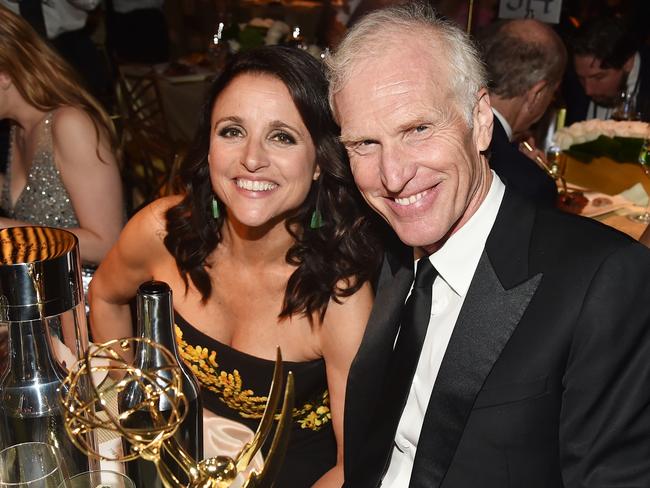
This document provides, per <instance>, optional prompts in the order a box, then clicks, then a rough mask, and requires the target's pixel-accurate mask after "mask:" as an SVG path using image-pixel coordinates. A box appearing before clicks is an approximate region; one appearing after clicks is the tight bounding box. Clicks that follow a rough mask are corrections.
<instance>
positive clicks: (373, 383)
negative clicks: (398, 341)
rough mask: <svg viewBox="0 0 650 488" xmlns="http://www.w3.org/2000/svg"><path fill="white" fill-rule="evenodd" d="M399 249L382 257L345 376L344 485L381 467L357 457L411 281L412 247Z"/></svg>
mask: <svg viewBox="0 0 650 488" xmlns="http://www.w3.org/2000/svg"><path fill="white" fill-rule="evenodd" d="M403 251H404V253H403V254H402V253H400V255H389V256H388V257H387V259H385V260H384V264H383V267H382V271H381V275H380V278H379V285H378V287H377V295H376V296H375V306H374V307H373V310H372V313H371V315H370V318H369V320H368V326H367V327H366V331H365V334H364V337H363V341H362V343H361V346H360V347H359V351H358V352H357V355H356V357H355V359H354V361H353V362H352V366H351V367H350V373H349V375H348V382H347V389H346V399H345V420H344V423H345V429H344V430H345V446H346V448H345V457H346V459H345V471H346V483H348V484H346V486H355V487H356V486H360V485H359V484H358V483H354V482H353V481H352V480H363V481H366V482H367V481H368V479H367V476H368V473H367V472H366V470H368V471H369V472H376V471H377V470H381V469H382V468H381V467H377V466H369V465H368V463H367V462H361V460H362V459H364V460H365V459H366V456H365V455H366V454H368V446H365V445H364V440H365V439H367V438H368V429H369V428H370V426H369V422H370V420H371V418H372V413H373V411H374V410H375V406H376V403H377V402H378V401H383V400H385V399H380V398H378V397H379V396H380V394H381V389H382V386H383V381H384V378H385V376H386V370H387V367H388V364H389V360H390V357H391V355H392V352H393V345H394V343H395V337H396V335H397V330H398V325H399V318H400V314H401V311H402V308H403V306H404V301H405V300H406V296H407V294H408V291H409V289H410V287H411V284H412V283H413V254H412V250H411V248H405V249H404V250H403ZM373 447H377V446H373ZM389 447H390V446H387V449H388V448H389ZM349 483H352V484H349ZM364 486H365V485H364Z"/></svg>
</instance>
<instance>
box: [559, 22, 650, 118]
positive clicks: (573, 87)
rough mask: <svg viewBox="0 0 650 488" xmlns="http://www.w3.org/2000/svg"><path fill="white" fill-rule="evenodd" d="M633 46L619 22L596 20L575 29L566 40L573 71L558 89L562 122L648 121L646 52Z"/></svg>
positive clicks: (649, 100)
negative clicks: (563, 100)
mask: <svg viewBox="0 0 650 488" xmlns="http://www.w3.org/2000/svg"><path fill="white" fill-rule="evenodd" d="M639 45H640V42H639V40H638V39H637V35H636V34H635V32H634V31H633V30H631V29H630V28H629V26H627V25H626V23H625V22H624V21H623V20H622V19H620V18H602V17H597V18H593V19H590V20H589V21H587V22H585V23H584V24H583V25H582V26H580V28H579V29H578V30H577V31H576V32H575V34H574V35H573V37H572V39H571V46H570V47H571V51H572V54H573V67H574V72H569V73H568V76H567V80H566V84H565V90H564V91H565V98H566V103H567V123H573V122H576V121H580V120H589V119H603V120H605V119H609V118H611V117H612V116H614V117H632V118H635V117H637V116H640V117H641V119H642V120H650V111H649V109H650V49H649V48H648V47H645V48H643V49H641V50H639ZM622 93H625V95H626V97H627V98H628V99H627V100H623V99H622Z"/></svg>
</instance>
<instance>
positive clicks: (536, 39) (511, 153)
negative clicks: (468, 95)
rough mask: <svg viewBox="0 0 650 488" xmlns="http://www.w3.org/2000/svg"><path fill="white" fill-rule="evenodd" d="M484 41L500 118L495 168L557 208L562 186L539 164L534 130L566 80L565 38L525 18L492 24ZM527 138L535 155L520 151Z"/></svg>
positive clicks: (496, 128) (493, 153)
mask: <svg viewBox="0 0 650 488" xmlns="http://www.w3.org/2000/svg"><path fill="white" fill-rule="evenodd" d="M478 42H479V45H480V48H481V51H482V54H483V58H484V61H485V63H486V65H487V69H488V78H489V86H488V88H489V93H490V102H491V104H492V111H493V112H494V115H495V118H494V128H493V134H492V142H491V144H490V160H489V162H490V167H491V168H492V169H494V171H496V173H497V174H498V175H499V176H500V177H501V178H502V179H503V180H504V181H505V182H506V184H508V185H509V186H512V187H513V188H514V189H516V190H517V191H519V192H520V193H522V194H524V195H526V196H528V197H530V198H532V199H534V200H536V201H538V202H540V203H543V204H546V205H550V206H554V205H555V202H556V199H557V187H556V185H555V182H554V181H553V179H552V178H551V177H550V176H549V175H548V173H547V172H546V171H545V170H544V169H543V168H542V167H541V166H540V164H541V162H540V161H539V160H538V161H537V162H536V161H535V158H540V159H541V161H544V155H543V153H542V152H541V151H538V150H535V143H534V140H532V139H530V138H529V137H528V131H529V129H530V128H531V126H532V125H533V124H534V123H535V122H537V121H538V120H539V119H540V118H541V117H542V115H544V113H545V112H546V110H547V109H548V107H549V105H550V103H551V101H552V100H553V97H554V95H555V92H556V91H557V89H558V87H559V85H560V82H561V81H562V76H563V74H564V68H565V65H566V60H567V53H566V48H565V47H564V44H563V43H562V39H560V37H559V36H558V35H557V34H556V33H555V32H554V31H553V29H552V28H550V27H549V26H547V25H546V24H544V23H542V22H539V21H537V20H533V19H523V20H511V21H504V22H497V23H495V24H492V25H490V26H489V27H487V28H485V29H484V30H483V31H481V33H480V35H479V36H478ZM525 139H527V142H528V143H529V147H531V148H533V151H530V150H528V149H525V148H522V151H520V150H519V148H518V145H519V142H520V141H522V140H525Z"/></svg>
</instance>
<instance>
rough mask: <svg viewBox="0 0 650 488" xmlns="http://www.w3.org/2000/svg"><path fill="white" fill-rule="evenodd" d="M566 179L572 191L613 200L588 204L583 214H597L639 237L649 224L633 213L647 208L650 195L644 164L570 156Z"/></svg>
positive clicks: (601, 219)
mask: <svg viewBox="0 0 650 488" xmlns="http://www.w3.org/2000/svg"><path fill="white" fill-rule="evenodd" d="M565 179H566V182H567V184H568V188H569V191H581V192H583V194H584V195H585V196H587V197H588V198H589V199H590V203H591V202H593V201H594V200H595V199H596V198H600V199H601V201H605V202H607V201H609V202H611V203H610V204H607V203H605V204H604V205H602V206H601V208H599V209H596V208H595V207H594V206H593V205H589V204H588V205H587V207H585V208H584V209H583V212H582V213H583V215H585V216H587V217H591V218H594V219H595V220H598V221H600V222H602V223H604V224H606V225H609V226H610V227H614V228H615V229H617V230H619V231H621V232H624V233H626V234H628V235H630V236H631V237H633V238H634V239H638V238H639V237H640V236H641V234H642V233H643V231H644V230H645V228H646V226H647V224H645V223H643V222H638V221H634V220H632V219H630V218H629V216H630V215H632V214H635V213H640V212H643V211H644V210H645V204H646V203H647V199H648V197H647V195H650V176H648V175H646V174H645V173H644V171H643V169H642V167H641V165H640V164H638V163H634V162H617V161H614V160H612V159H609V158H605V157H601V158H594V159H592V160H591V161H590V162H582V161H580V160H578V159H575V158H572V157H571V156H567V166H566V171H565Z"/></svg>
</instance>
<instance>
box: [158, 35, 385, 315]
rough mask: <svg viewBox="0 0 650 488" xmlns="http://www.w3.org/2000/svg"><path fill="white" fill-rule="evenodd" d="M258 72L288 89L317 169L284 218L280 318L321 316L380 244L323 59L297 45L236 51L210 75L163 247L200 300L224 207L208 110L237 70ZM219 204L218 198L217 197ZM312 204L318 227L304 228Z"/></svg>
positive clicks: (348, 290) (365, 269)
mask: <svg viewBox="0 0 650 488" xmlns="http://www.w3.org/2000/svg"><path fill="white" fill-rule="evenodd" d="M248 73H253V74H264V75H270V76H274V77H276V78H278V79H280V80H281V81H282V82H283V83H284V84H285V85H286V87H287V89H288V90H289V93H290V95H291V98H292V99H293V102H294V104H295V105H296V108H297V109H298V112H299V113H300V116H301V117H302V121H303V123H304V124H305V126H306V127H307V130H308V131H309V134H310V135H311V138H312V141H313V143H314V146H315V149H316V163H317V164H318V166H319V168H320V176H319V178H318V180H317V181H316V182H314V183H313V184H312V187H311V189H310V191H309V193H308V195H307V198H306V199H305V201H304V202H303V203H302V205H301V206H300V207H299V208H298V209H297V210H296V211H295V212H294V213H293V214H292V215H291V216H290V217H289V218H288V219H287V221H286V223H285V225H286V228H287V230H288V231H289V233H290V234H291V236H292V237H293V238H294V239H295V243H294V244H293V246H291V248H290V249H289V250H288V252H287V255H286V261H287V263H288V264H291V265H294V266H296V267H297V268H296V270H295V271H294V272H293V273H292V275H291V277H290V278H289V281H288V283H287V287H286V291H285V295H284V303H283V306H282V311H281V312H280V317H289V316H291V315H293V314H304V315H305V316H307V317H311V316H312V314H313V313H315V312H318V313H319V316H320V318H321V320H322V318H323V316H324V315H325V311H326V310H327V305H328V303H329V301H330V299H334V300H337V301H338V300H339V299H341V298H343V297H347V296H350V295H352V294H354V293H355V292H356V291H357V290H359V288H360V287H361V286H362V284H363V283H364V282H366V281H368V280H371V279H372V277H373V275H374V273H375V272H376V271H377V269H378V264H379V260H380V257H381V251H380V248H379V238H378V237H377V235H378V234H377V232H376V229H377V228H378V227H376V226H377V222H376V220H375V218H374V216H373V215H372V212H371V211H370V210H369V209H368V208H367V206H366V205H365V202H363V200H362V198H361V196H360V194H359V191H358V190H357V188H356V186H355V185H354V182H353V179H352V174H351V172H350V168H349V163H348V161H347V155H346V152H345V149H344V148H343V146H342V145H341V143H340V142H339V138H338V137H339V128H338V126H337V125H336V123H335V122H334V118H333V117H332V114H331V112H330V108H329V105H328V101H327V81H326V79H325V75H324V71H323V66H322V63H321V62H319V61H318V60H316V59H314V58H313V57H312V56H311V55H309V54H308V53H306V52H305V51H303V50H300V49H297V48H293V47H287V46H268V47H262V48H258V49H253V50H250V51H246V52H243V53H240V54H238V55H237V56H235V57H234V58H233V59H232V60H231V61H230V62H229V63H228V64H227V65H226V67H225V68H224V70H223V71H222V72H221V74H220V75H219V76H218V77H217V78H216V79H215V80H214V82H213V84H212V87H211V89H210V91H209V94H208V97H207V99H206V102H205V105H204V108H203V113H202V118H201V121H200V124H199V128H198V130H197V134H196V137H195V140H194V143H193V145H192V147H191V148H190V151H189V152H188V154H187V157H186V158H185V160H184V161H183V163H182V164H181V167H180V170H179V175H178V179H179V181H178V183H179V185H180V188H181V192H182V193H183V194H184V198H183V199H182V200H181V201H180V203H178V204H177V205H175V206H173V207H171V208H170V209H169V210H168V211H167V213H166V219H167V235H166V237H165V239H164V243H165V246H166V248H167V250H168V251H169V252H170V253H171V254H172V255H173V256H174V258H175V260H176V265H177V267H178V270H179V272H180V273H181V276H182V277H183V279H184V281H185V285H186V287H187V286H188V277H189V279H191V280H192V283H193V284H194V285H195V286H196V288H197V289H198V290H199V292H200V293H201V297H202V300H203V302H205V301H207V299H208V297H209V296H210V294H211V292H212V286H213V283H211V280H210V276H209V274H208V273H207V270H206V268H207V267H208V264H207V262H206V259H207V257H208V256H209V255H210V254H211V253H212V252H213V251H214V249H215V248H216V247H217V246H218V245H219V242H221V239H222V233H221V227H222V225H223V223H224V219H225V212H222V213H221V216H220V217H219V218H217V219H215V218H214V217H213V216H212V212H211V202H212V198H213V196H214V197H215V198H216V195H214V194H213V191H212V186H211V182H210V174H209V165H208V160H207V156H208V151H209V146H210V134H211V116H212V109H213V107H214V104H215V102H216V100H217V97H218V96H219V94H220V93H221V92H222V91H223V90H224V89H225V88H226V87H227V86H228V85H229V84H230V83H231V82H232V81H233V80H234V79H235V78H236V77H237V76H239V75H242V74H248ZM219 204H220V205H221V207H222V208H224V207H223V202H219ZM316 206H318V210H320V212H321V214H322V217H323V226H322V227H320V228H318V229H311V228H310V219H311V216H312V214H313V212H314V210H315V209H316Z"/></svg>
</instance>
